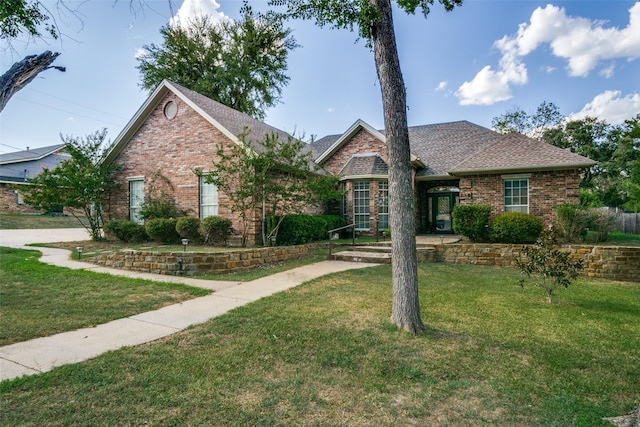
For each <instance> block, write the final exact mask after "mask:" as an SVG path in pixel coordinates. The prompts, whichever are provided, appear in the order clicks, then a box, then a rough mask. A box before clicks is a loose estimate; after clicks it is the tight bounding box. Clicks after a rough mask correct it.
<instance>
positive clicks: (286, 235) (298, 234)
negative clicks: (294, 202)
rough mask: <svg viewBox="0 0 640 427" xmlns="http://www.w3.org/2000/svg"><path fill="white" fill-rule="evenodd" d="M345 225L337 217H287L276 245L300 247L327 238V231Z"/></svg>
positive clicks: (302, 215)
mask: <svg viewBox="0 0 640 427" xmlns="http://www.w3.org/2000/svg"><path fill="white" fill-rule="evenodd" d="M344 225H345V222H344V219H343V218H342V217H340V216H338V215H304V214H299V215H287V216H286V217H285V218H284V219H283V220H282V223H281V224H280V229H279V230H278V238H277V244H278V245H300V244H303V243H310V242H316V241H319V240H326V239H328V238H329V230H333V229H335V228H340V227H342V226H344Z"/></svg>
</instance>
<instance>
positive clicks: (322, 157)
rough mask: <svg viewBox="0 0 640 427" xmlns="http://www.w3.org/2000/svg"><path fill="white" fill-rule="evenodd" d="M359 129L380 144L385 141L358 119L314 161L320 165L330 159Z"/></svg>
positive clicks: (380, 134)
mask: <svg viewBox="0 0 640 427" xmlns="http://www.w3.org/2000/svg"><path fill="white" fill-rule="evenodd" d="M361 129H362V130H365V131H367V132H369V133H370V134H371V135H373V136H374V137H376V138H377V139H379V140H380V141H382V142H385V141H386V138H385V137H384V135H383V134H382V133H380V132H379V131H377V130H376V129H374V128H373V127H371V126H370V125H369V124H367V123H366V122H365V121H363V120H362V119H358V120H356V122H355V123H354V124H352V125H351V127H349V129H347V131H346V132H345V133H343V134H342V136H341V137H340V138H338V139H337V140H336V141H335V142H334V143H333V144H331V146H330V147H329V148H327V149H326V150H325V151H324V153H322V154H321V155H320V156H318V158H317V159H316V160H315V161H316V163H318V164H322V163H323V162H324V161H325V160H327V159H328V158H329V157H331V156H332V155H333V154H334V153H335V152H336V151H338V149H339V148H340V147H341V146H342V145H343V144H344V143H345V142H347V141H348V140H349V139H350V138H352V137H353V136H354V135H355V134H356V133H358V131H359V130H361Z"/></svg>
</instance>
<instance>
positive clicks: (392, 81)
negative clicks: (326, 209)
mask: <svg viewBox="0 0 640 427" xmlns="http://www.w3.org/2000/svg"><path fill="white" fill-rule="evenodd" d="M370 2H371V4H372V5H373V6H374V7H375V8H376V9H377V10H378V12H379V14H380V17H379V20H377V21H376V22H375V23H374V24H373V27H372V41H373V50H374V55H375V62H376V70H377V72H378V79H379V81H380V90H381V91H382V104H383V110H384V127H385V137H386V140H387V149H388V151H389V217H390V218H389V219H390V225H391V248H392V256H391V269H392V276H393V279H392V280H393V307H392V311H391V321H392V322H393V323H395V324H396V325H397V326H398V327H399V328H401V329H404V330H406V331H409V332H411V333H412V334H420V333H422V332H424V325H423V324H422V320H421V318H420V304H419V301H418V266H417V256H416V227H415V215H414V195H413V182H412V169H411V150H410V147H409V130H408V125H407V99H406V97H407V96H406V92H405V87H404V81H403V79H402V72H401V70H400V61H399V59H398V51H397V48H396V38H395V33H394V30H393V18H392V15H391V2H390V1H389V0H370Z"/></svg>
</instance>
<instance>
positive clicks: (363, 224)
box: [353, 181, 369, 230]
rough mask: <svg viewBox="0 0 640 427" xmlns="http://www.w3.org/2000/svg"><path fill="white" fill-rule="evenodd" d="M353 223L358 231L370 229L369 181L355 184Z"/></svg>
mask: <svg viewBox="0 0 640 427" xmlns="http://www.w3.org/2000/svg"><path fill="white" fill-rule="evenodd" d="M353 222H354V224H355V227H356V230H368V229H369V181H354V183H353Z"/></svg>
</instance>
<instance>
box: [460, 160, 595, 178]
mask: <svg viewBox="0 0 640 427" xmlns="http://www.w3.org/2000/svg"><path fill="white" fill-rule="evenodd" d="M596 164H597V162H594V161H591V162H584V163H572V164H567V163H558V164H550V165H540V166H519V167H511V168H504V167H503V168H482V169H468V170H464V169H460V170H452V171H449V174H451V175H455V176H462V175H487V174H492V173H512V172H540V171H548V170H572V169H585V168H589V167H591V166H594V165H596Z"/></svg>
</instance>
